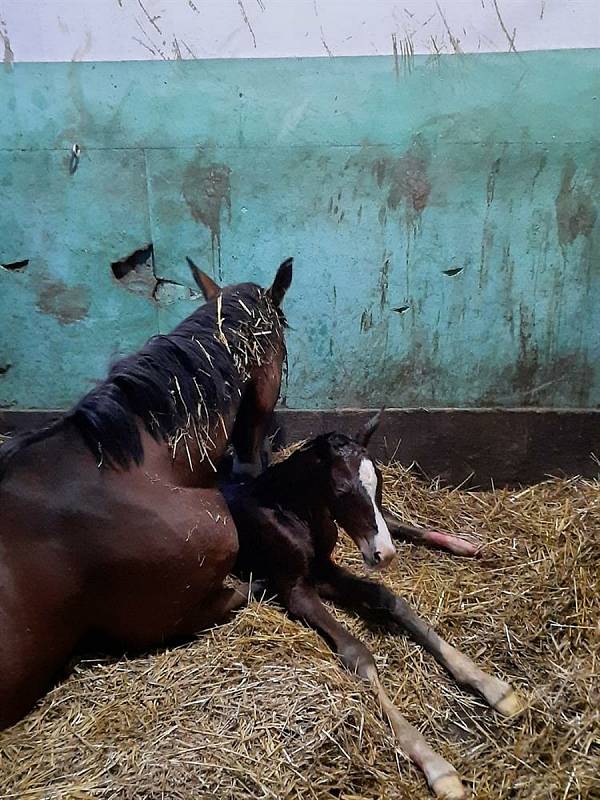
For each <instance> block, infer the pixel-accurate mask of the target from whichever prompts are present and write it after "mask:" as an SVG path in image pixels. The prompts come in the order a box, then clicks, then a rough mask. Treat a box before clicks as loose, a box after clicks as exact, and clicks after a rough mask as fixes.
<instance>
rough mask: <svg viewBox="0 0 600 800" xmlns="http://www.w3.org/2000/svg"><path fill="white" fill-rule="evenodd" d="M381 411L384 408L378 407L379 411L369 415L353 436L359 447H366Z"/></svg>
mask: <svg viewBox="0 0 600 800" xmlns="http://www.w3.org/2000/svg"><path fill="white" fill-rule="evenodd" d="M383 411H384V409H383V408H380V409H379V411H378V412H377V413H376V414H375V416H374V417H371V419H370V420H367V422H365V424H364V425H363V426H362V428H361V429H360V430H359V432H358V433H357V434H356V437H355V438H356V441H357V442H358V443H359V445H361V447H368V444H369V442H370V441H371V436H373V434H374V433H375V431H376V430H377V428H378V427H379V423H380V422H381V416H382V414H383Z"/></svg>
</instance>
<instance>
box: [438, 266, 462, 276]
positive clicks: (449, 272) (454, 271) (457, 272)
mask: <svg viewBox="0 0 600 800" xmlns="http://www.w3.org/2000/svg"><path fill="white" fill-rule="evenodd" d="M463 269H464V267H453V268H452V269H443V270H442V272H443V273H444V275H448V277H450V278H453V277H454V276H455V275H460V273H461V272H462V271H463Z"/></svg>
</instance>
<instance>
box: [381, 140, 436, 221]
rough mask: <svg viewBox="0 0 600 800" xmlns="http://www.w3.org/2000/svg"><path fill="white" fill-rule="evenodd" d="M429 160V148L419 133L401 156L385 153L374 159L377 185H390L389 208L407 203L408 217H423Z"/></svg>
mask: <svg viewBox="0 0 600 800" xmlns="http://www.w3.org/2000/svg"><path fill="white" fill-rule="evenodd" d="M429 160H430V153H429V148H428V147H427V145H426V143H425V141H424V140H423V138H422V137H420V136H417V137H415V138H414V139H413V141H412V143H411V145H410V147H409V148H408V150H406V152H405V153H403V155H401V156H400V157H399V158H392V157H390V156H382V157H381V158H378V159H377V160H376V161H375V162H374V163H373V175H374V176H375V180H376V181H377V185H378V186H379V188H380V189H381V188H383V187H384V186H385V187H386V188H387V198H386V205H387V207H388V209H390V210H391V211H395V210H396V209H397V208H398V207H399V205H400V204H401V203H404V204H405V207H406V212H407V219H408V220H409V221H414V219H415V217H416V218H418V217H420V215H421V214H422V213H423V211H424V209H425V208H426V206H427V202H428V200H429V195H430V193H431V183H430V180H429V176H428V167H429Z"/></svg>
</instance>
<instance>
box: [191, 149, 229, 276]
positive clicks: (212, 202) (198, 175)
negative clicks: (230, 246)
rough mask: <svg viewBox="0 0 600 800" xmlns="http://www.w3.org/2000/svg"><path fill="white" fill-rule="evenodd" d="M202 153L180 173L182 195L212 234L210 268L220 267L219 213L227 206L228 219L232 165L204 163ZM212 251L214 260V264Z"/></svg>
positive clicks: (194, 214) (219, 271) (193, 213)
mask: <svg viewBox="0 0 600 800" xmlns="http://www.w3.org/2000/svg"><path fill="white" fill-rule="evenodd" d="M201 159H202V154H199V156H198V157H197V159H196V160H195V161H193V162H192V163H191V164H190V165H189V166H188V168H187V169H186V171H185V174H184V176H183V196H184V197H185V202H186V203H187V205H188V208H189V209H190V212H191V214H192V217H193V218H194V219H195V220H196V221H197V222H200V223H201V224H202V225H204V226H206V227H207V228H208V229H209V231H210V235H211V245H212V253H213V268H214V267H215V266H217V267H218V276H219V280H222V279H223V274H222V271H221V214H222V213H223V210H224V209H227V214H228V221H229V222H231V182H230V175H231V169H230V168H229V167H228V166H227V165H226V164H218V163H214V164H204V163H202V161H201ZM215 252H216V256H217V264H215Z"/></svg>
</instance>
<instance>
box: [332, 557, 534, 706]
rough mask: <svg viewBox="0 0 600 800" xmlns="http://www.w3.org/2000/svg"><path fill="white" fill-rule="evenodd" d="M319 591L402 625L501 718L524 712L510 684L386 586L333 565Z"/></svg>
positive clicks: (343, 602)
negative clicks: (479, 663)
mask: <svg viewBox="0 0 600 800" xmlns="http://www.w3.org/2000/svg"><path fill="white" fill-rule="evenodd" d="M317 588H318V592H319V594H320V595H321V596H322V597H325V598H327V599H330V600H333V601H334V602H337V603H339V604H340V605H341V606H345V607H346V608H351V609H352V610H354V611H356V612H357V613H359V614H361V615H364V616H369V617H375V618H376V619H377V620H379V621H380V622H387V623H395V624H397V625H401V626H402V627H403V628H404V629H405V630H407V631H408V633H410V635H411V636H412V638H413V639H414V640H415V641H416V642H418V644H420V645H422V646H423V647H424V648H425V649H426V650H427V651H428V652H429V653H431V654H432V655H433V656H434V658H435V659H436V660H437V661H439V663H440V664H441V665H442V666H443V667H445V668H446V669H447V670H448V672H449V673H450V674H451V675H452V676H453V677H454V679H455V680H456V682H457V683H458V684H459V685H460V686H463V687H466V688H468V689H471V690H472V691H475V692H477V693H478V694H480V695H481V696H482V697H483V698H484V699H485V700H486V701H487V702H488V703H489V704H490V706H492V708H495V709H496V711H498V712H499V713H500V714H503V715H505V716H512V715H513V714H516V713H517V712H518V711H520V710H521V708H522V703H521V701H520V699H519V697H518V695H517V693H516V692H515V691H514V689H513V688H512V687H511V686H510V684H508V683H506V682H505V681H501V680H500V679H499V678H496V677H494V676H493V675H488V674H487V673H486V672H484V671H483V670H482V669H480V667H478V666H477V664H475V662H474V661H472V660H471V659H470V658H469V657H468V656H466V655H465V654H464V653H461V652H460V650H457V649H456V648H455V647H452V645H451V644H448V642H446V641H444V639H442V638H441V636H439V635H438V634H437V633H436V632H435V631H434V630H433V628H432V627H431V626H430V625H428V624H427V622H425V620H424V619H422V618H421V617H420V616H419V615H418V614H417V613H416V612H415V611H413V609H412V608H411V607H410V606H409V605H408V603H407V602H406V600H404V599H403V598H401V597H397V596H396V595H395V594H394V593H393V592H391V591H390V590H389V589H387V588H386V587H385V586H382V585H381V584H379V583H375V582H374V581H369V580H367V579H365V578H359V577H358V576H356V575H353V574H352V573H351V572H349V571H348V570H346V569H344V568H343V567H340V566H338V565H337V564H334V563H333V562H329V564H328V565H327V567H326V568H325V569H324V570H323V573H322V574H321V576H320V580H319V582H318V584H317Z"/></svg>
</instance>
